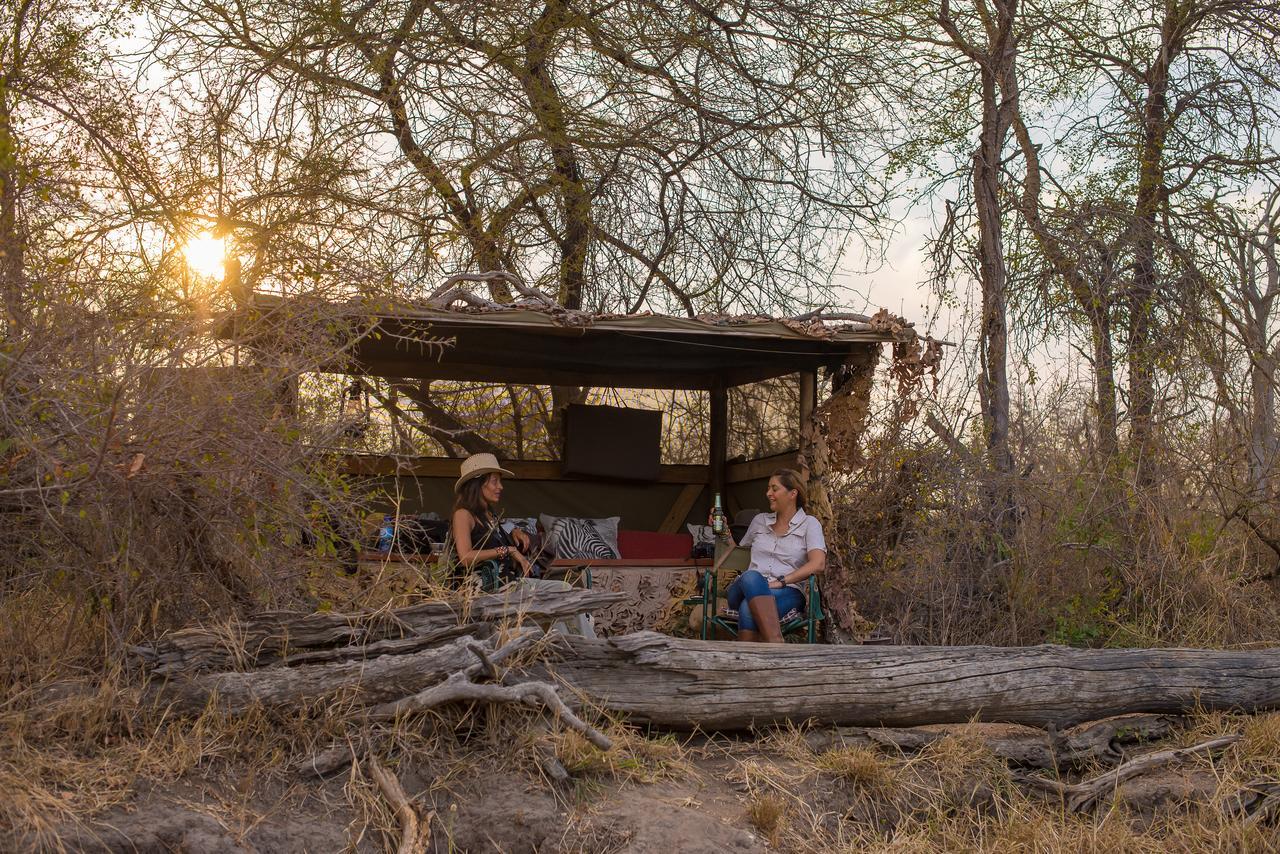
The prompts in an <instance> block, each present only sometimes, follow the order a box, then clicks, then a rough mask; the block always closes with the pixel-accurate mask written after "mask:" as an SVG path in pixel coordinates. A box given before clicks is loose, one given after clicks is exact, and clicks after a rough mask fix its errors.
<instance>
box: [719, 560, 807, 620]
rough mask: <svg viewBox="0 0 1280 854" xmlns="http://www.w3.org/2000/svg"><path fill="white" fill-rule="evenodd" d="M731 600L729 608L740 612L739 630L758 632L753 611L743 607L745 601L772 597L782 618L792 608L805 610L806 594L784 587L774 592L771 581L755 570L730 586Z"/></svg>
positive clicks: (745, 573)
mask: <svg viewBox="0 0 1280 854" xmlns="http://www.w3.org/2000/svg"><path fill="white" fill-rule="evenodd" d="M725 595H726V596H727V597H728V599H729V607H730V608H732V609H734V610H735V611H737V612H738V628H739V630H745V631H748V632H754V631H758V628H757V627H756V621H755V619H754V618H753V617H752V616H751V610H750V609H749V608H746V607H743V606H744V605H746V602H744V601H743V600H750V599H754V598H756V597H757V596H772V597H773V602H774V604H775V605H777V606H778V616H779V617H781V616H783V615H784V614H786V613H787V612H788V611H790V610H791V609H792V608H799V609H800V610H804V594H803V593H801V592H800V591H799V590H797V589H795V588H794V587H783V588H781V589H779V590H772V589H770V587H769V579H767V578H765V577H764V576H763V575H762V574H760V573H759V572H756V571H755V570H754V569H749V570H747V571H746V572H744V573H742V575H739V576H738V577H737V579H736V580H735V581H734V582H733V583H732V584H730V585H729V591H728V592H727V593H726V594H725Z"/></svg>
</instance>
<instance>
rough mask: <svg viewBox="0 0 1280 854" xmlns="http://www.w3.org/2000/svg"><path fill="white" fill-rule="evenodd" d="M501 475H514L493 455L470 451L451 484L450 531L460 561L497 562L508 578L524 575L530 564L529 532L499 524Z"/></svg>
mask: <svg viewBox="0 0 1280 854" xmlns="http://www.w3.org/2000/svg"><path fill="white" fill-rule="evenodd" d="M503 475H506V476H507V477H514V476H515V475H513V474H512V473H511V472H509V471H507V470H506V469H504V468H502V467H501V466H499V465H498V458H497V457H495V456H494V455H493V454H473V455H471V456H470V457H467V458H466V459H465V460H463V461H462V476H461V477H459V478H458V482H457V483H455V484H454V485H453V491H454V493H455V494H456V495H457V496H458V497H457V500H456V501H455V502H454V505H453V518H452V519H451V521H450V531H451V533H452V534H453V546H454V550H455V551H456V552H457V555H458V562H459V563H460V564H462V565H463V566H464V567H466V568H467V569H474V568H475V567H476V566H477V565H478V564H482V563H484V562H485V561H489V560H492V561H496V562H497V564H498V567H499V573H498V574H499V577H500V578H501V580H503V581H509V580H511V579H515V578H524V577H527V576H528V575H529V572H530V570H531V569H532V564H530V563H529V559H528V558H527V557H526V556H525V552H527V551H528V550H529V545H530V541H529V535H528V534H526V533H525V532H524V531H522V530H520V529H519V528H516V529H515V530H513V531H512V532H511V533H510V534H508V533H507V532H505V531H503V530H502V525H501V524H499V519H498V512H497V508H498V501H499V500H500V499H501V498H502V476H503Z"/></svg>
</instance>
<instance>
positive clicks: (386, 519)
mask: <svg viewBox="0 0 1280 854" xmlns="http://www.w3.org/2000/svg"><path fill="white" fill-rule="evenodd" d="M395 538H396V517H395V516H392V515H391V514H390V513H388V514H387V515H385V516H383V517H382V527H381V528H379V529H378V551H380V552H383V553H384V554H385V553H387V552H389V551H391V543H392V542H393V541H394V540H395Z"/></svg>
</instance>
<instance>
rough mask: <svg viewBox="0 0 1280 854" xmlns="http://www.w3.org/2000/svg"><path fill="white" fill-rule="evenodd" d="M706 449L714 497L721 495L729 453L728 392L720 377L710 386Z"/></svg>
mask: <svg viewBox="0 0 1280 854" xmlns="http://www.w3.org/2000/svg"><path fill="white" fill-rule="evenodd" d="M708 448H709V451H710V453H709V456H710V459H709V460H708V463H709V465H708V468H709V470H710V474H711V483H710V487H711V493H712V494H713V495H714V494H715V493H717V492H718V493H720V494H721V495H723V494H724V487H725V458H726V457H727V456H728V451H729V392H728V389H726V388H725V384H724V379H723V378H721V377H716V379H715V381H714V382H713V383H712V384H711V436H710V441H709V442H708ZM726 500H727V499H726Z"/></svg>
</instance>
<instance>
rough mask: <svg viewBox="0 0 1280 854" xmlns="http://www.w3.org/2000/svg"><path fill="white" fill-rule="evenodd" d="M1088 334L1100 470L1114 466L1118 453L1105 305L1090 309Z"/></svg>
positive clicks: (1113, 372)
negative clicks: (1095, 400)
mask: <svg viewBox="0 0 1280 854" xmlns="http://www.w3.org/2000/svg"><path fill="white" fill-rule="evenodd" d="M1088 315H1089V332H1090V336H1091V337H1092V338H1093V376H1094V390H1095V393H1096V395H1097V404H1098V456H1100V457H1101V458H1102V459H1101V463H1102V467H1106V466H1109V465H1111V464H1112V463H1114V462H1115V459H1116V454H1117V453H1118V452H1119V450H1120V440H1119V416H1118V415H1117V413H1116V356H1115V351H1114V349H1113V348H1112V343H1111V317H1110V312H1109V307H1108V306H1106V305H1100V306H1094V307H1091V308H1090V310H1089V311H1088Z"/></svg>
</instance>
